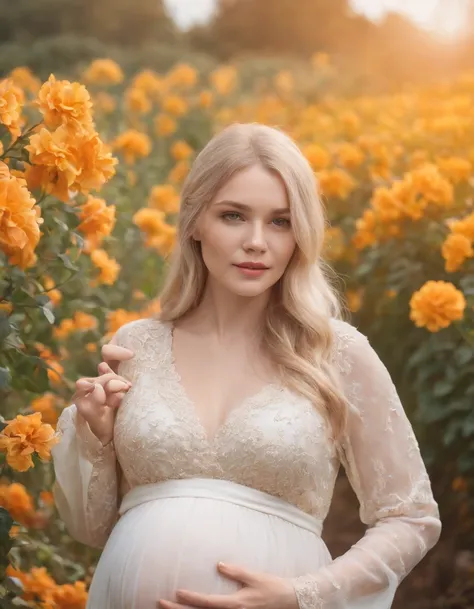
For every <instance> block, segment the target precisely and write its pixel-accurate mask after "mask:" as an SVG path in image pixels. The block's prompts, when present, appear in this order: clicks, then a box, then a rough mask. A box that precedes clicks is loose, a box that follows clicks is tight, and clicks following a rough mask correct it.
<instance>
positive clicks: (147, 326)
mask: <svg viewBox="0 0 474 609" xmlns="http://www.w3.org/2000/svg"><path fill="white" fill-rule="evenodd" d="M166 330H167V326H166V322H163V321H161V320H160V319H158V318H157V317H143V318H140V319H134V320H132V321H129V322H127V323H125V324H123V325H122V326H120V328H119V329H118V330H117V331H116V333H115V335H114V339H113V340H114V342H115V344H117V345H119V346H120V347H127V348H133V346H136V345H137V343H138V344H143V343H144V342H146V341H147V340H148V339H149V338H153V339H155V340H156V339H158V340H159V339H160V337H164V336H165V333H166Z"/></svg>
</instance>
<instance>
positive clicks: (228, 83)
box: [209, 66, 237, 95]
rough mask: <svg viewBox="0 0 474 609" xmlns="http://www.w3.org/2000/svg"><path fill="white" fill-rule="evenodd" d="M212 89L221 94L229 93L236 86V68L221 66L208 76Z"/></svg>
mask: <svg viewBox="0 0 474 609" xmlns="http://www.w3.org/2000/svg"><path fill="white" fill-rule="evenodd" d="M209 79H210V82H211V84H212V86H213V87H214V89H216V91H217V92H218V93H220V94H221V95H229V93H232V91H233V90H234V89H235V87H236V86H237V70H236V69H235V68H234V67H233V66H221V67H219V68H217V69H216V70H214V71H213V72H212V73H211V75H210V77H209Z"/></svg>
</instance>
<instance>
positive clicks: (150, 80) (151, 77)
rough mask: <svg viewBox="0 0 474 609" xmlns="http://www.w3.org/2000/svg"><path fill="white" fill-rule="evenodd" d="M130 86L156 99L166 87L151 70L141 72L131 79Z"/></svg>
mask: <svg viewBox="0 0 474 609" xmlns="http://www.w3.org/2000/svg"><path fill="white" fill-rule="evenodd" d="M132 86H133V87H135V88H136V89H140V90H141V91H143V92H144V93H146V94H147V95H149V96H151V97H153V98H154V99H157V98H158V95H159V94H160V93H161V92H162V91H163V90H164V88H165V86H166V85H165V81H164V80H162V79H161V78H160V76H159V75H158V74H157V73H156V72H154V71H153V70H142V71H141V72H139V73H138V74H137V75H136V76H135V77H134V78H133V80H132Z"/></svg>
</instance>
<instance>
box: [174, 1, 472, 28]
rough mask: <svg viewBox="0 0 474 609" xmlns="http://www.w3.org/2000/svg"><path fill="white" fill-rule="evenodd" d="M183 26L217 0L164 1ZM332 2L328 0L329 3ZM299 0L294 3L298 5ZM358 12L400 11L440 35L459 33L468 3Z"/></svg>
mask: <svg viewBox="0 0 474 609" xmlns="http://www.w3.org/2000/svg"><path fill="white" fill-rule="evenodd" d="M164 1H165V4H166V5H167V7H168V9H169V11H170V13H171V14H172V15H173V17H174V18H175V20H176V21H177V23H178V24H179V25H180V27H183V28H187V27H189V26H191V25H194V24H196V23H203V22H205V21H207V19H209V17H210V15H211V13H212V11H213V9H214V5H215V0H164ZM330 1H331V0H328V2H330ZM297 2H298V0H295V4H296V3H297ZM351 4H352V6H353V7H354V9H355V10H356V11H357V12H360V13H363V14H365V15H367V16H368V17H370V18H371V19H375V20H377V19H380V18H381V17H383V15H384V14H385V13H386V12H387V11H389V10H392V11H399V12H400V13H403V14H404V15H407V16H409V17H411V18H412V19H413V20H414V21H415V22H417V23H419V24H420V25H422V26H424V27H426V28H428V29H432V30H434V31H435V32H436V33H438V34H439V35H441V36H447V37H452V36H455V35H456V34H457V33H459V31H460V30H462V27H463V21H464V16H465V14H466V13H465V11H466V6H467V4H468V2H467V0H351Z"/></svg>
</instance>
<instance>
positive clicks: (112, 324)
mask: <svg viewBox="0 0 474 609" xmlns="http://www.w3.org/2000/svg"><path fill="white" fill-rule="evenodd" d="M137 319H141V315H140V313H137V312H136V311H126V310H125V309H117V310H116V311H110V312H109V313H108V314H107V320H106V325H107V337H106V338H108V336H110V335H111V334H115V332H117V330H118V329H119V328H121V327H122V326H123V325H124V324H127V323H128V322H130V321H135V320H137Z"/></svg>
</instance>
